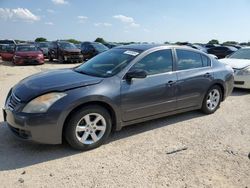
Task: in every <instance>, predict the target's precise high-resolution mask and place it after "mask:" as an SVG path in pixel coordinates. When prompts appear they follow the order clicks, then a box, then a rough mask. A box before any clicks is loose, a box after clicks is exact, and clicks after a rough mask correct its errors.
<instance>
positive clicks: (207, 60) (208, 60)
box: [201, 55, 211, 67]
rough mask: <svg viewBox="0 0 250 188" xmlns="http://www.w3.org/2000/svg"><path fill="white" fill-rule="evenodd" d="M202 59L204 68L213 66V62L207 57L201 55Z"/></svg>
mask: <svg viewBox="0 0 250 188" xmlns="http://www.w3.org/2000/svg"><path fill="white" fill-rule="evenodd" d="M201 57H202V62H203V67H209V66H211V61H210V59H209V58H208V57H207V56H205V55H201Z"/></svg>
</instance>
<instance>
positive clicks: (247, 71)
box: [220, 47, 250, 89]
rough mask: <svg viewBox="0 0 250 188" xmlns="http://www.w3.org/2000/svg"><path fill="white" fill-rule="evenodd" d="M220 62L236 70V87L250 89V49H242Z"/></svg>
mask: <svg viewBox="0 0 250 188" xmlns="http://www.w3.org/2000/svg"><path fill="white" fill-rule="evenodd" d="M220 61H221V62H223V63H226V64H228V65H230V66H231V67H232V68H233V69H234V87H237V88H245V89H250V47H248V48H241V49H239V50H238V51H236V52H235V53H233V54H232V55H230V56H228V57H227V58H225V59H220Z"/></svg>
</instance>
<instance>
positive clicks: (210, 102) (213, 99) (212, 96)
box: [207, 89, 220, 111]
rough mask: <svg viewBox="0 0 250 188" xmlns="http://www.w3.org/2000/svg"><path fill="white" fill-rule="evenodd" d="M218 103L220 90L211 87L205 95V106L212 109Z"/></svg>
mask: <svg viewBox="0 0 250 188" xmlns="http://www.w3.org/2000/svg"><path fill="white" fill-rule="evenodd" d="M219 103H220V92H219V90H218V89H213V90H211V91H210V92H209V94H208V96H207V108H208V109H209V110H211V111H213V110H214V109H215V108H217V106H218V105H219Z"/></svg>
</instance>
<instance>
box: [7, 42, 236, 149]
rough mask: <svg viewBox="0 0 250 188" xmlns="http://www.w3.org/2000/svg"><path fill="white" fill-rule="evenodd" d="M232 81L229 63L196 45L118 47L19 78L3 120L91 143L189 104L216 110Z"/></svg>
mask: <svg viewBox="0 0 250 188" xmlns="http://www.w3.org/2000/svg"><path fill="white" fill-rule="evenodd" d="M233 80H234V78H233V70H232V68H231V67H229V66H228V65H225V64H222V63H220V62H218V61H217V60H216V59H214V58H211V57H209V56H208V55H206V54H205V53H203V52H200V51H197V50H194V49H190V48H186V47H178V46H164V45H129V46H121V47H117V48H113V49H111V50H108V51H107V52H104V53H102V54H100V55H98V56H96V57H94V58H92V59H91V60H89V61H87V62H86V63H84V64H82V65H80V66H78V67H75V68H72V69H61V70H54V71H48V72H42V73H39V74H36V75H33V76H30V77H28V78H26V79H24V80H22V81H20V82H19V83H18V84H17V85H16V86H14V87H13V88H12V89H11V90H10V92H9V94H8V96H7V99H6V103H5V109H4V110H3V112H4V119H5V121H7V124H8V126H9V128H10V130H11V131H12V132H13V133H14V134H15V135H16V136H18V137H20V138H22V139H26V140H33V141H36V142H40V143H46V144H60V143H61V142H62V138H63V137H65V138H66V140H67V141H68V143H69V144H70V145H71V146H72V147H74V148H76V149H80V150H89V149H93V148H96V147H98V146H100V145H101V144H103V143H104V142H105V140H106V139H107V138H108V136H109V134H110V132H111V131H115V130H120V129H121V128H122V127H123V126H127V125H131V124H135V123H139V122H143V121H147V120H152V119H155V118H159V117H164V116H167V115H172V114H176V113H181V112H186V111H190V110H197V109H201V110H202V111H203V112H204V113H205V114H211V113H214V112H215V111H216V110H217V109H218V108H219V106H220V103H221V102H222V101H224V100H225V98H226V97H227V96H228V95H230V94H231V92H232V89H233V82H234V81H233Z"/></svg>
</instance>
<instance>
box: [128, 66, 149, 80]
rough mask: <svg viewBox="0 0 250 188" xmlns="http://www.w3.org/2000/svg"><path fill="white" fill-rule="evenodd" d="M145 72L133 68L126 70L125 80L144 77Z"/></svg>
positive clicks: (145, 75)
mask: <svg viewBox="0 0 250 188" xmlns="http://www.w3.org/2000/svg"><path fill="white" fill-rule="evenodd" d="M146 77H147V72H146V71H144V70H142V69H135V70H131V71H129V72H127V74H126V76H125V78H126V79H127V80H132V79H133V78H146Z"/></svg>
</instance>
